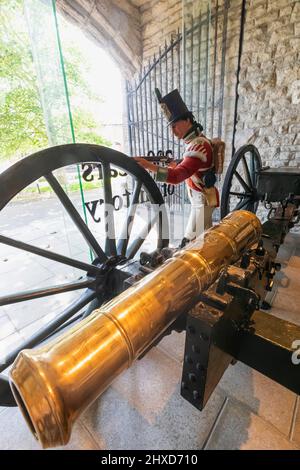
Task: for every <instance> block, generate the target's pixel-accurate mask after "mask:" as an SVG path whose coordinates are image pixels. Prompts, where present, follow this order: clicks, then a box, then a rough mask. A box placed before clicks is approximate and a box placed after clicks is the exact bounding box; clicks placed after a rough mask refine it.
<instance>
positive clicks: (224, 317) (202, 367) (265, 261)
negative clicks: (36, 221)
mask: <svg viewBox="0 0 300 470" xmlns="http://www.w3.org/2000/svg"><path fill="white" fill-rule="evenodd" d="M87 163H90V164H91V163H92V164H97V165H100V166H101V168H102V182H103V206H104V208H105V210H104V219H103V226H104V229H103V230H104V235H105V236H104V244H103V245H100V243H99V242H98V240H97V239H96V237H95V236H94V235H93V233H92V232H91V230H90V229H89V227H88V226H87V225H86V224H85V223H84V221H83V219H82V218H81V216H80V215H79V214H78V211H77V210H76V207H75V206H74V204H73V203H72V201H71V200H70V199H69V198H68V196H67V194H66V192H65V191H64V189H63V186H62V184H61V183H60V182H59V178H58V177H57V176H56V173H55V172H56V170H58V169H59V168H61V167H63V166H66V165H70V164H87ZM111 167H117V168H119V169H121V170H122V171H123V172H126V173H128V174H130V175H131V177H132V178H133V180H134V185H133V191H132V194H131V197H130V200H129V204H128V206H129V207H128V208H127V218H126V220H125V222H124V224H123V226H122V228H121V230H120V237H119V240H117V241H116V238H117V237H116V233H114V227H113V226H111V223H112V222H111V221H112V220H113V219H114V218H113V217H111V215H112V214H111V212H110V209H109V206H112V205H113V201H112V199H113V195H112V189H111V183H110V182H111ZM41 176H44V177H45V178H46V180H47V182H48V184H49V185H50V186H51V188H52V189H53V191H54V193H55V194H56V196H57V198H58V200H59V201H60V202H61V204H62V206H63V207H64V209H65V210H66V211H67V213H68V214H69V216H70V217H71V219H72V221H73V222H74V223H75V225H76V227H77V228H78V230H79V231H80V233H81V234H82V235H83V237H84V238H85V240H86V241H87V243H88V246H89V247H90V248H91V251H92V254H93V255H92V260H91V262H90V263H85V262H82V261H80V262H79V261H78V260H75V259H70V258H69V257H67V256H62V255H60V254H58V253H53V252H50V251H48V250H45V249H42V248H38V247H36V246H33V245H30V244H28V243H25V242H22V241H20V240H15V239H13V238H12V237H7V236H4V235H2V234H1V236H0V241H1V243H3V244H5V245H8V246H14V247H16V248H19V249H21V250H25V251H27V252H30V253H34V254H36V255H38V256H41V257H44V258H47V259H51V260H52V261H53V262H57V263H61V264H66V265H68V266H71V267H74V268H77V269H81V270H82V271H85V273H86V275H85V276H84V277H82V278H81V279H79V280H76V281H74V282H72V283H69V284H67V285H62V286H52V287H48V288H41V289H34V290H31V291H27V292H20V293H16V294H14V295H6V296H2V297H1V298H0V305H9V304H13V303H16V302H24V301H26V300H29V299H34V298H39V297H44V296H45V297H46V296H50V295H57V294H59V293H60V292H66V291H68V290H69V291H70V290H79V289H83V293H82V294H81V295H80V296H79V298H78V299H77V300H76V301H74V302H73V303H72V304H71V305H70V306H69V307H68V308H66V309H65V310H64V311H63V312H61V313H59V314H58V315H57V317H55V318H54V320H53V321H52V322H51V323H50V324H48V325H46V327H44V328H43V329H42V330H40V331H38V332H37V333H35V334H34V335H33V336H32V337H31V338H29V339H28V340H27V341H26V342H25V343H24V344H23V345H21V346H20V347H19V348H18V349H17V350H15V351H11V352H10V354H9V355H8V356H7V358H6V360H5V361H4V364H3V365H2V367H1V371H3V370H5V369H7V368H8V367H9V366H10V365H11V364H12V363H13V361H14V360H15V359H16V357H17V356H18V354H19V352H20V351H21V350H24V349H28V348H33V347H35V346H37V345H38V344H39V343H41V342H43V341H45V340H47V341H46V343H45V344H44V345H43V346H42V349H41V350H40V349H39V348H38V349H35V350H33V352H30V351H29V352H28V351H27V352H26V351H25V353H21V354H20V355H19V357H18V359H17V360H16V362H15V363H14V365H13V367H12V370H11V383H12V390H13V394H12V392H11V388H10V386H9V383H8V379H7V378H6V377H5V376H2V377H1V382H0V385H1V389H0V404H1V405H2V406H14V405H16V402H17V404H18V405H19V406H20V408H21V410H22V411H23V414H24V416H25V419H26V420H27V422H28V424H29V426H30V428H31V430H32V432H33V433H34V434H35V435H36V437H37V438H38V439H39V440H40V442H41V443H42V445H43V446H44V447H49V446H50V447H51V446H55V445H58V444H65V443H66V442H67V441H68V439H69V437H70V432H71V426H72V424H73V421H74V419H75V418H76V417H77V416H78V414H79V412H81V411H82V409H84V408H85V407H86V406H88V404H89V403H90V402H91V401H93V400H94V399H95V398H96V397H97V396H98V395H99V393H101V392H102V391H103V390H104V389H105V388H106V387H107V386H108V385H109V383H111V381H112V380H113V378H114V377H115V376H116V375H117V374H118V373H119V372H120V371H121V370H123V369H124V368H126V367H129V366H130V364H131V363H132V361H133V360H135V359H137V358H140V357H142V356H143V355H144V354H145V353H146V352H147V351H148V350H149V348H151V347H152V346H153V344H156V343H157V342H158V341H159V340H160V339H161V338H162V337H163V336H164V335H166V334H169V333H170V332H171V331H172V330H173V329H175V330H176V331H184V330H185V331H186V344H185V353H184V363H183V371H182V387H181V394H182V396H183V397H184V398H185V399H186V400H188V401H189V402H191V403H192V404H193V405H194V406H196V407H197V408H198V409H200V410H201V409H203V407H204V406H205V404H206V402H207V400H208V399H209V397H210V396H211V394H212V393H213V390H214V388H215V387H216V385H217V383H218V381H219V380H220V378H221V377H222V375H223V373H224V371H225V370H226V368H227V367H228V365H229V364H230V363H232V362H233V361H235V360H240V361H242V362H244V363H246V364H248V365H250V366H251V367H253V368H255V369H257V370H259V371H260V372H262V373H264V374H265V375H267V376H269V377H271V378H272V379H274V380H276V381H278V382H279V383H281V384H282V385H284V386H286V387H288V388H289V389H291V390H293V391H295V392H296V393H299V383H300V382H299V372H298V368H297V367H295V365H294V364H293V362H292V360H291V357H292V354H293V352H294V350H293V342H294V340H296V339H299V338H300V328H299V327H298V326H297V325H293V324H291V323H289V322H286V321H282V320H279V319H276V318H275V317H272V316H271V315H270V314H269V313H268V311H267V310H266V309H267V308H268V304H267V303H266V302H265V297H266V294H267V292H269V291H270V290H271V289H272V286H273V281H274V276H275V274H276V271H277V270H278V269H280V266H279V264H278V263H277V262H276V255H277V251H278V248H279V246H280V245H281V244H282V243H283V242H284V237H285V235H286V234H287V233H288V231H289V230H290V228H291V227H292V226H293V225H294V224H295V223H297V222H298V221H299V210H298V208H299V202H300V171H299V170H298V169H289V168H283V169H280V168H276V169H273V170H272V169H269V168H263V167H262V164H261V159H260V155H259V152H258V151H257V149H256V148H255V147H254V146H251V145H247V146H244V147H242V148H241V149H240V150H239V151H238V152H237V153H236V155H235V156H234V158H233V160H232V162H231V163H230V165H229V168H228V171H227V174H226V176H225V180H224V185H223V193H222V200H221V217H222V219H223V218H224V217H225V216H226V215H227V214H228V213H231V212H232V211H240V212H236V213H235V214H231V215H229V216H228V217H227V218H225V220H224V221H221V224H220V225H219V226H217V227H215V228H214V229H211V230H210V231H208V232H207V234H205V236H204V238H203V239H201V240H197V241H196V242H194V243H192V244H190V245H188V246H187V247H186V250H182V251H180V252H177V253H176V252H175V253H173V252H172V251H171V250H168V249H167V246H168V227H167V224H166V221H167V218H166V214H165V208H164V204H163V199H162V197H161V194H160V192H159V190H158V189H157V187H156V185H155V183H154V182H153V180H152V179H151V178H150V176H149V175H148V174H147V173H146V172H145V171H144V170H142V169H141V168H140V167H138V165H137V164H136V163H135V162H134V161H133V160H131V159H130V158H128V157H126V156H124V155H122V154H120V153H118V152H115V151H112V150H110V149H105V148H103V147H98V146H90V145H81V144H78V145H68V146H62V147H59V148H53V149H48V150H45V151H43V152H39V154H36V155H33V156H31V157H27V158H26V159H24V160H23V161H22V162H19V163H18V164H16V165H15V166H13V167H12V168H10V169H9V170H7V171H6V172H5V173H3V174H2V175H0V206H1V208H2V209H3V208H4V207H5V206H6V204H8V202H9V201H10V200H12V198H13V197H15V196H16V195H17V194H18V192H19V191H21V190H22V189H24V188H25V187H26V185H28V184H30V183H32V182H33V181H35V180H37V179H38V178H40V177H41ZM141 191H144V192H145V193H146V194H147V195H148V199H149V204H150V205H151V206H153V209H154V214H153V217H152V219H151V218H150V220H148V221H147V223H146V225H145V227H143V229H142V233H138V234H137V235H136V236H135V237H134V236H132V239H131V240H130V237H129V235H132V234H131V227H132V223H133V219H134V217H135V216H136V203H137V202H138V201H139V197H140V194H141ZM260 201H261V202H262V203H263V204H264V205H265V206H266V207H267V208H268V211H269V214H268V217H267V220H266V222H265V223H264V224H262V225H261V224H260V222H259V221H258V219H257V217H256V216H254V215H252V214H251V212H253V213H255V212H256V211H257V209H258V204H259V202H260ZM155 225H156V227H157V230H156V235H157V240H156V243H155V244H156V246H155V247H154V248H155V250H152V251H151V252H148V253H147V254H145V253H142V252H141V251H142V249H143V243H144V242H145V239H147V235H148V234H149V233H150V232H151V229H152V227H153V226H155ZM166 259H167V261H166ZM212 266H213V269H212ZM171 280H172V282H171ZM179 285H180V286H179ZM182 285H183V286H185V287H184V288H182V289H181V286H182ZM174 305H176V308H175V307H174ZM95 309H98V310H96V312H94V313H92V312H93V311H94V310H95ZM126 315H128V317H126ZM123 317H124V318H125V317H126V318H127V321H125V322H124V323H123ZM80 320H83V321H82V323H81V322H80ZM93 322H94V324H95V329H93ZM99 322H100V323H99ZM70 323H74V324H75V326H73V328H72V329H71V330H70V331H71V333H70V331H69V325H70ZM90 328H92V329H90ZM61 329H63V330H64V332H63V336H61V334H62V332H61V331H60V330H61ZM87 331H89V333H87ZM97 331H100V333H99V335H98V333H97V334H96V332H97ZM101 332H102V333H103V332H104V333H105V335H104V336H103V334H102V333H101ZM52 335H55V336H56V337H57V343H56V339H53V340H51V341H50V343H49V338H50V337H51V336H52ZM93 335H95V342H94V343H93V345H91V346H89V347H87V348H86V351H85V353H84V354H83V355H82V356H80V355H78V354H77V353H76V348H77V347H78V344H79V343H80V341H86V342H88V338H89V337H93ZM75 336H77V340H76V342H73V338H74V337H75ZM60 338H63V340H61V339H60ZM108 338H115V342H109V341H108ZM111 341H112V340H111ZM63 342H67V343H66V344H67V345H68V347H67V348H66V349H64V353H63V349H59V348H60V345H61V344H62V343H63ZM105 342H107V343H108V344H109V346H107V347H106V348H105V347H104V346H103V345H104V344H105ZM47 344H49V346H47ZM51 345H52V346H51ZM101 345H102V348H103V353H102V354H101V355H100V356H97V359H98V362H97V361H96V362H95V361H94V360H93V356H94V355H97V354H96V350H98V349H99V348H100V347H101ZM47 348H48V349H47ZM97 348H98V349H97ZM72 351H73V352H72ZM112 351H114V354H112ZM68 354H70V357H71V360H70V358H68ZM46 356H47V360H45V357H46ZM114 356H118V357H117V359H115V357H114ZM49 358H50V360H49ZM99 361H100V362H99ZM59 362H64V364H67V365H66V367H65V368H63V369H62V370H63V373H62V375H63V374H69V375H68V376H69V377H71V378H70V379H69V380H68V381H67V382H63V380H62V376H59V377H58V376H57V382H55V381H54V382H51V380H52V379H51V378H50V375H51V374H52V373H51V374H50V375H49V377H47V376H46V378H45V380H44V382H43V381H40V377H41V375H42V373H45V372H47V371H49V370H51V367H53V374H52V375H51V377H52V376H55V374H57V371H58V369H59V368H58V363H59ZM84 364H85V365H84ZM99 364H100V365H101V366H102V368H101V367H100V365H99ZM45 365H47V367H46V369H45ZM60 367H62V366H60ZM80 367H81V370H80V374H83V375H80V374H79V375H76V374H77V372H76V373H75V371H77V370H79V368H80ZM91 368H92V371H91ZM54 372H55V373H54ZM72 374H73V378H72ZM46 375H47V374H46ZM91 376H92V379H91V382H90V384H89V385H84V382H85V380H84V377H86V382H88V379H87V377H91ZM79 379H80V380H79ZM50 382H51V387H52V389H53V390H54V392H55V393H54V399H53V400H52V401H51V400H47V399H46V397H45V390H46V388H45V385H48V386H49V384H50ZM56 387H57V388H56ZM48 388H49V387H48ZM70 389H74V393H73V395H72V393H71V392H70ZM56 393H57V395H56ZM30 396H31V397H34V400H35V401H36V402H39V403H41V406H40V407H35V406H34V404H33V403H32V402H31V399H30ZM62 396H63V400H62V401H63V402H64V403H65V407H64V408H62V407H61V397H62ZM55 397H56V398H55ZM68 400H69V402H68ZM46 401H47V404H46V405H45V402H46Z"/></svg>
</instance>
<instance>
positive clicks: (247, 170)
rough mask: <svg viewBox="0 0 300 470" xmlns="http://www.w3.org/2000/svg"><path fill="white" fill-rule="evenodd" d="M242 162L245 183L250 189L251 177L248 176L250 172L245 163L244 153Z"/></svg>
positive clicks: (251, 184)
mask: <svg viewBox="0 0 300 470" xmlns="http://www.w3.org/2000/svg"><path fill="white" fill-rule="evenodd" d="M242 164H243V168H244V172H245V175H246V180H247V184H248V185H249V187H250V188H251V189H252V187H253V181H252V178H251V176H250V172H249V168H248V164H247V161H246V158H245V155H243V156H242Z"/></svg>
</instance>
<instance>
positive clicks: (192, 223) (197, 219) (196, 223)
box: [184, 186, 215, 240]
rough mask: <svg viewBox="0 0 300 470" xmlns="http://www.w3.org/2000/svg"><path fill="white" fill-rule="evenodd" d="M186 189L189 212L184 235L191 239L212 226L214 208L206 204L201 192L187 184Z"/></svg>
mask: <svg viewBox="0 0 300 470" xmlns="http://www.w3.org/2000/svg"><path fill="white" fill-rule="evenodd" d="M187 189H188V195H189V199H190V201H191V212H190V216H189V220H188V223H187V227H186V230H185V234H184V236H185V238H187V239H188V240H193V239H194V238H195V237H198V236H199V235H200V234H201V233H202V232H204V230H207V229H209V228H210V227H211V226H212V213H213V211H214V209H215V208H214V207H210V206H208V205H207V202H206V199H205V196H204V195H203V193H201V192H200V191H195V190H194V189H192V188H190V187H189V186H188V188H187Z"/></svg>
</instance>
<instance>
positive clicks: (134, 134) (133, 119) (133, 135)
mask: <svg viewBox="0 0 300 470" xmlns="http://www.w3.org/2000/svg"><path fill="white" fill-rule="evenodd" d="M133 101H134V92H133V90H132V87H131V86H130V92H129V107H130V112H131V128H132V138H133V147H134V149H133V150H134V155H137V154H138V152H137V146H136V128H135V115H134V103H133Z"/></svg>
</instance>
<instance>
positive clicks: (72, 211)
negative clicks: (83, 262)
mask: <svg viewBox="0 0 300 470" xmlns="http://www.w3.org/2000/svg"><path fill="white" fill-rule="evenodd" d="M45 179H46V180H47V181H48V183H49V184H50V186H51V188H52V189H53V191H54V192H55V194H56V195H57V197H58V199H59V200H60V202H61V203H62V205H63V206H64V208H65V209H66V211H67V212H68V214H69V216H70V217H71V219H72V220H73V222H74V224H75V225H76V227H77V228H78V230H79V231H80V233H81V234H82V235H83V237H84V239H85V240H86V242H87V243H88V245H89V246H90V247H91V249H92V250H93V251H94V253H95V254H96V256H98V258H99V260H100V262H102V263H103V262H104V261H106V259H107V257H106V256H105V253H104V252H103V250H102V248H101V246H100V245H99V243H98V242H97V240H96V239H95V237H94V235H93V234H92V232H91V231H90V229H89V228H88V226H87V225H86V223H85V222H84V220H83V219H82V217H81V216H80V214H79V213H78V211H77V209H76V208H75V207H74V205H73V203H72V202H71V200H70V199H69V197H68V196H67V194H66V193H65V191H64V190H63V188H62V187H61V185H60V184H59V182H58V181H57V179H56V178H55V176H54V175H53V174H52V173H48V174H47V175H45Z"/></svg>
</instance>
